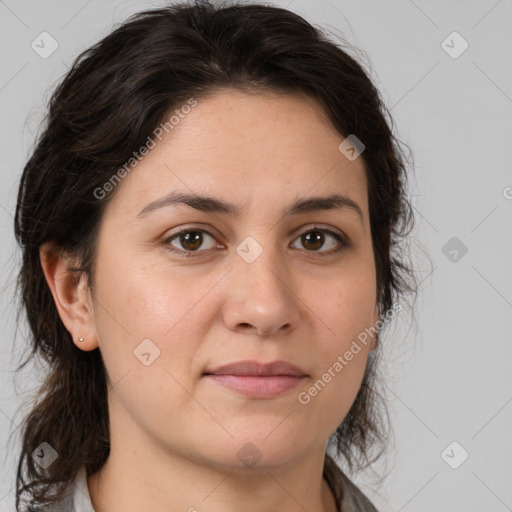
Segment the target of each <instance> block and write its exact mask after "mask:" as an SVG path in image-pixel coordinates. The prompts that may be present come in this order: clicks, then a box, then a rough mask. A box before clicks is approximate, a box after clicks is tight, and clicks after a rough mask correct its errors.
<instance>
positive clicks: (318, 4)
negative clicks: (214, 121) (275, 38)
mask: <svg viewBox="0 0 512 512" xmlns="http://www.w3.org/2000/svg"><path fill="white" fill-rule="evenodd" d="M162 4H163V3H162V2H144V1H139V2H135V1H125V2H123V1H120V0H101V1H100V0H88V1H87V0H73V1H70V0H67V1H64V0H60V1H57V0H39V1H37V2H34V1H28V0H2V1H0V33H1V34H2V41H3V44H2V48H1V53H0V59H1V60H0V70H1V72H0V102H1V119H2V123H1V136H0V144H1V152H0V155H1V159H2V164H1V165H0V183H1V186H0V238H1V245H0V265H1V268H2V281H1V290H2V294H1V297H0V300H1V303H0V304H1V314H2V317H1V318H2V332H1V346H0V350H1V358H0V389H1V402H0V441H1V444H0V454H1V455H2V462H1V467H2V470H1V480H0V511H13V510H14V476H15V469H16V468H15V462H16V460H17V457H18V452H19V436H18V435H17V433H18V432H16V431H17V429H18V426H19V424H20V420H21V418H22V413H23V412H26V411H27V410H28V407H29V406H30V403H31V397H33V394H34V392H35V390H36V389H37V386H38V382H40V379H41V374H40V372H41V368H40V367H39V366H38V365H35V366H34V365H29V366H28V367H27V369H26V370H25V371H23V372H20V373H19V374H18V375H17V376H16V377H15V372H14V369H15V368H16V365H17V364H18V363H19V355H20V354H21V351H22V350H23V348H24V344H25V338H24V336H25V333H26V330H27V329H26V327H25V326H23V325H21V326H20V327H19V332H18V335H17V337H16V339H15V331H16V316H15V314H16V304H15V303H14V302H13V294H14V288H13V285H14V279H15V275H16V269H17V264H18V262H19V257H20V252H19V250H18V249H17V248H16V244H15V240H14V234H13V218H12V217H13V212H14V208H15V203H16V193H17V187H18V183H19V177H20V173H21V170H22V168H23V165H24V162H25V161H26V159H27V156H28V154H29V150H30V148H31V146H32V144H33V141H34V136H35V134H36V132H37V130H38V125H39V122H40V121H41V119H42V117H43V115H44V112H45V108H46V101H47V100H48V97H49V94H50V93H51V91H52V90H53V88H54V87H55V85H56V84H57V83H58V81H59V79H60V78H61V77H62V76H63V74H64V73H65V72H66V70H67V69H68V68H69V66H70V64H71V62H72V60H73V59H74V58H75V57H76V56H77V55H78V54H79V53H80V52H81V51H83V50H85V49H86V48H87V47H89V46H90V45H91V44H93V43H95V42H96V41H97V40H99V39H100V38H101V37H103V36H105V35H106V34H108V33H109V32H110V31H111V29H112V27H113V26H114V24H116V23H119V22H121V21H123V20H124V19H125V18H127V17H128V16H129V15H130V14H132V13H134V12H136V11H140V10H144V9H147V8H151V7H156V6H160V5H162ZM275 4H276V5H279V6H282V7H288V8H289V9H290V10H292V11H295V12H296V13H298V14H300V15H302V16H304V17H305V18H306V19H308V20H309V21H310V22H312V23H314V24H317V25H320V26H322V27H323V28H324V29H326V30H328V31H329V32H330V33H331V34H332V35H333V37H336V34H339V35H342V36H344V37H345V38H346V39H347V40H348V41H349V42H350V43H352V44H354V45H356V46H357V47H359V48H360V49H361V50H363V51H364V52H365V53H366V59H365V62H364V64H365V66H367V68H368V69H369V71H370V73H371V76H372V78H373V79H374V81H375V82H376V84H377V86H378V87H379V89H380V90H381V92H382V95H383V98H384V99H385V101H386V102H387V104H388V106H389V108H390V109H391V112H392V115H393V118H394V120H395V122H396V129H397V133H398V136H399V138H400V139H401V140H402V141H403V142H404V143H406V144H408V145H409V147H410V148H411V150H412V153H413V155H414V159H415V168H414V171H413V174H412V175H411V197H412V200H413V204H414V207H415V215H416V229H415V231H414V232H413V235H412V236H413V238H414V240H415V241H416V242H415V244H417V245H418V246H419V247H423V248H425V249H426V251H427V252H428V255H429V257H428V258H426V257H424V256H422V255H421V251H420V250H419V249H417V250H416V249H414V245H413V251H414V253H415V254H417V267H416V272H417V275H418V281H420V282H421V285H420V288H419V296H418V300H417V303H416V311H415V316H414V317H413V316H412V315H411V314H410V313H407V314H404V315H401V316H400V317H399V318H398V319H397V321H396V324H395V325H394V327H392V328H390V329H389V330H388V331H387V332H386V336H385V337H384V339H383V340H382V341H381V342H382V343H384V344H385V346H386V350H385V352H386V360H385V364H386V367H385V368H384V370H385V376H386V380H385V384H383V390H382V391H383V392H385V393H386V396H387V397H388V402H389V409H390V412H391V419H392V426H393V430H394V440H393V439H392V440H391V442H390V450H389V451H388V455H387V457H386V458H385V459H382V461H381V462H380V463H379V464H377V465H376V466H375V467H374V470H375V472H376V474H375V473H372V472H370V471H366V472H362V473H359V474H358V475H356V476H354V480H355V481H356V482H357V483H358V484H359V485H360V486H361V488H362V489H363V491H364V492H365V493H366V494H367V495H368V496H369V497H370V498H371V499H372V500H373V502H374V503H375V505H376V506H377V507H378V508H379V510H381V511H383V512H398V511H405V512H412V511H417V512H427V511H436V512H442V511H449V512H454V511H465V512H477V511H479V512H480V511H486V512H502V511H506V510H512V487H511V485H510V476H511V475H512V462H511V461H512V440H511V439H512V438H511V435H510V433H511V432H512V431H511V426H512V382H511V379H510V376H511V361H512V343H511V342H512V339H511V332H512V270H511V268H512V265H511V263H512V236H511V234H512V229H511V228H512V172H511V168H512V150H511V140H512V137H511V135H512V133H511V132H512V69H511V64H512V58H511V57H512V30H511V29H512V26H511V22H512V2H511V1H510V0H499V1H496V0H481V1H474V0H473V1H468V0H464V1H462V0H460V1H454V0H451V1H446V0H436V1H433V0H430V1H428V2H427V1H426V0H415V1H413V0H392V1H391V0H390V1H382V0H372V1H369V0H364V1H356V0H314V1H313V0H285V1H279V2H275ZM42 32H47V33H48V34H49V35H50V36H51V38H52V39H53V40H54V41H55V42H53V41H52V40H51V39H46V41H47V42H48V44H45V48H46V49H47V50H46V51H50V50H51V49H52V46H51V45H52V44H53V45H54V46H55V45H58V46H57V47H56V49H55V51H53V53H52V54H51V55H49V56H47V55H43V56H44V57H46V58H43V56H42V55H41V54H40V53H41V52H39V53H38V52H37V51H35V50H34V49H33V46H34V45H33V42H34V41H35V42H36V43H37V41H40V39H41V37H45V38H48V36H47V35H43V36H41V33H42ZM454 32H455V33H454ZM24 404H25V405H24ZM20 406H21V407H22V408H21V409H20V410H18V408H19V407H20ZM379 474H380V475H385V478H384V479H383V480H382V481H381V482H378V481H377V478H376V476H378V475H379Z"/></svg>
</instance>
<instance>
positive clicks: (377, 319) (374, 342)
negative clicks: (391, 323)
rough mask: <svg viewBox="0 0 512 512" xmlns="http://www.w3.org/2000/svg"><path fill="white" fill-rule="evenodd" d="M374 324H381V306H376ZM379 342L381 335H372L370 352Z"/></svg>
mask: <svg viewBox="0 0 512 512" xmlns="http://www.w3.org/2000/svg"><path fill="white" fill-rule="evenodd" d="M373 325H380V309H379V306H378V305H376V306H375V313H374V315H373ZM378 344H379V337H378V336H377V335H375V336H372V341H371V343H370V352H372V351H373V350H375V349H376V348H377V346H378Z"/></svg>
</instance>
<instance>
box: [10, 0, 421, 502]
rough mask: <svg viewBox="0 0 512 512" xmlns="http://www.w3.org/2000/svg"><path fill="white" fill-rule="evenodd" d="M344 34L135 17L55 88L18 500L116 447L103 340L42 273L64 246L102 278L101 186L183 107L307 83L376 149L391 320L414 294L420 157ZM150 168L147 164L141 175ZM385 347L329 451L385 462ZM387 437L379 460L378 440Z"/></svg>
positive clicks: (64, 480) (38, 494) (250, 11)
mask: <svg viewBox="0 0 512 512" xmlns="http://www.w3.org/2000/svg"><path fill="white" fill-rule="evenodd" d="M349 52H350V47H349V45H347V44H346V43H343V44H340V43H335V42H332V41H331V40H330V39H329V37H327V35H326V34H325V33H324V32H323V31H322V30H321V29H317V28H315V27H313V26H312V25H310V24H309V23H308V22H306V21H305V20H304V19H303V18H301V17H300V16H298V15H296V14H294V13H292V12H290V11H288V10H285V9H281V8H277V7H272V6H266V5H262V4H247V3H232V2H231V3H230V4H227V5H213V4H211V3H210V2H207V1H199V2H196V3H194V4H173V5H170V6H168V7H166V8H162V9H155V10H150V11H146V12H141V13H139V14H136V15H134V16H132V17H131V18H130V19H128V20H127V21H126V22H125V23H123V24H122V25H121V26H119V27H118V28H117V29H115V30H114V31H113V32H112V33H111V34H109V35H108V36H107V37H105V38H104V39H103V40H101V41H100V42H99V43H97V44H95V45H94V46H93V47H91V48H90V49H88V50H86V51H85V52H83V53H82V54H81V55H80V56H79V57H78V58H77V59H76V60H75V62H74V64H73V66H72V68H71V69H70V70H69V72H68V73H67V74H66V76H65V77H64V79H63V80H62V81H61V82H60V84H59V85H58V87H57V88H56V90H55V92H54V94H53V95H52V97H51V100H50V104H49V112H48V115H47V118H46V121H45V125H44V129H43V131H42V132H41V134H40V136H39V137H38V139H37V143H36V145H35V149H34V150H33V152H32V154H31V156H30V158H29V160H28V162H27V164H26V165H25V167H24V169H23V173H22V176H21V182H20V186H19V192H18V201H17V207H16V216H15V234H16V238H17V241H18V243H19V244H20V246H21V248H22V255H23V259H22V265H21V269H20V272H19V276H18V291H19V294H20V299H21V301H20V304H21V306H20V307H21V310H22V311H24V313H25V314H26V317H27V320H28V324H29V327H30V331H31V332H30V336H31V339H30V343H31V352H30V354H29V356H28V358H27V360H26V361H25V362H23V363H22V365H20V367H19V368H18V369H20V368H22V367H23V366H25V364H27V362H28V360H29V359H31V358H33V357H34V355H36V354H37V355H38V356H39V357H41V358H42V359H43V360H44V361H45V362H46V363H47V365H48V373H47V376H46V378H45V380H44V382H43V383H42V385H41V387H40V389H39V393H38V399H37V403H36V404H35V405H34V407H33V408H32V410H31V411H30V412H29V414H27V416H26V417H25V418H24V421H23V425H22V427H23V430H22V435H23V437H22V453H21V455H20V458H19V462H18V472H17V480H16V510H18V511H20V510H22V509H21V508H20V507H21V502H22V500H23V494H24V493H25V494H28V495H29V498H28V499H27V502H28V503H29V507H30V508H27V509H26V510H37V508H35V507H36V506H38V505H44V504H49V503H52V502H53V501H55V500H57V499H59V498H60V497H61V496H62V493H63V491H64V489H65V487H66V486H67V485H68V484H69V482H70V481H71V480H72V479H73V478H74V477H75V476H76V473H77V471H78V469H79V467H80V466H81V465H82V464H84V465H85V466H86V470H87V474H92V473H95V472H97V471H98V470H99V469H100V468H101V467H102V465H103V464H104V463H105V461H106V459H107V458H108V456H109V451H110V443H109V415H108V407H107V385H106V372H105V367H104V364H103V361H102V357H101V353H100V351H99V350H93V351H90V352H85V351H82V350H80V349H78V348H77V347H76V346H75V345H74V343H73V340H72V338H71V335H70V333H69V332H68V331H67V330H66V328H65V327H64V324H63V323H62V321H61V319H60V317H59V315H58V312H57V309H56V306H55V303H54V301H53V298H52V295H51V292H50V289H49V287H48V285H47V283H46V280H45V276H44V274H43V271H42V267H41V262H40V257H39V248H40V246H41V244H43V243H44V242H46V241H54V242H55V243H56V244H57V246H58V247H59V248H60V249H61V250H62V251H65V252H66V253H68V254H70V255H73V256H74V257H75V258H76V261H77V266H76V267H75V268H74V269H73V270H74V271H75V272H77V273H80V272H83V273H85V275H86V276H87V277H88V279H89V283H90V285H91V288H93V287H94V251H95V243H96V236H97V233H98V230H99V227H100V224H101V220H102V214H103V211H104V207H105V205H106V204H107V202H108V201H109V200H110V199H111V198H112V197H113V195H114V194H115V193H116V190H114V191H113V192H112V193H110V194H107V195H105V196H104V197H101V198H100V199H98V198H97V194H96V195H95V193H94V191H95V190H97V188H98V187H102V186H103V185H104V184H105V182H107V181H108V180H109V179H111V177H112V175H113V174H114V173H115V172H116V171H117V170H118V169H120V168H121V167H122V166H123V165H124V164H125V163H126V162H127V160H128V159H129V158H130V157H132V155H133V152H134V151H136V150H138V148H140V147H142V146H143V145H144V143H145V142H146V140H147V138H148V136H150V135H151V134H152V133H153V131H154V130H155V128H156V127H157V126H158V125H159V124H161V123H162V122H164V121H165V120H166V116H168V114H169V112H170V111H172V110H173V109H175V108H176V107H179V106H180V105H182V104H185V103H186V102H187V100H188V99H190V98H191V97H193V98H196V99H200V98H204V97H205V96H207V95H208V94H211V93H212V92H215V91H216V90H219V89H221V88H222V89H225V88H232V89H238V90H242V91H246V92H250V91H260V90H269V91H275V92H279V93H283V94H294V93H302V94H306V95H308V96H309V97H311V98H314V99H315V100H317V101H318V102H319V104H320V105H321V106H322V107H323V108H324V109H325V112H326V113H327V115H328V117H329V119H330V120H331V122H332V123H333V125H334V126H335V128H336V129H337V130H338V131H339V133H340V142H341V140H342V139H343V137H347V136H348V135H350V134H355V135H356V136H357V138H358V139H360V140H361V141H362V142H363V143H364V145H365V150H364V153H363V155H362V158H363V161H364V164H365V167H366V173H367V180H368V200H369V213H370V223H371V236H372V243H373V248H374V254H375V268H376V274H377V297H378V302H379V306H380V311H381V317H382V318H384V317H385V315H386V313H387V312H389V311H390V310H391V308H392V307H393V306H394V305H395V304H396V303H397V301H398V299H399V298H401V297H402V296H405V295H406V294H408V293H409V292H415V287H414V285H413V283H414V275H413V272H412V269H411V266H410V263H409V262H408V261H407V260H406V259H405V254H404V251H403V249H402V248H400V249H399V250H398V244H400V243H401V242H402V241H403V240H404V238H405V237H406V236H407V235H408V234H409V233H410V231H411V230H412V227H413V223H414V222H413V212H412V208H411V205H410V203H409V201H408V199H407V197H406V178H407V176H406V159H405V157H404V152H403V149H402V145H401V143H400V142H399V141H398V139H397V138H396V136H395V135H394V134H393V122H392V119H391V116H390V115H389V111H388V110H387V109H386V107H385V105H384V104H383V102H382V100H381V97H380V95H379V92H378V91H377V89H376V88H375V86H374V85H373V83H372V81H371V79H370V78H369V76H368V75H367V73H366V72H365V71H364V70H363V67H362V65H361V64H359V63H358V62H357V61H356V59H355V58H354V57H351V56H350V55H349ZM135 172H136V171H135ZM381 350H382V346H381V344H380V343H379V347H378V349H377V350H375V351H374V352H372V353H371V354H370V357H369V360H368V364H367V367H366V372H365V376H364V379H363V383H362V385H361V388H360V390H359V392H358V395H357V397H356V399H355V401H354V403H353V405H352V407H351V409H350V411H349V413H348V415H347V416H346V417H345V419H344V421H343V422H342V424H341V425H340V426H339V428H338V429H337V431H336V432H335V434H333V436H332V437H331V439H330V445H329V446H330V447H333V448H335V449H336V450H337V453H338V454H340V455H342V456H343V457H344V458H345V460H346V461H347V464H348V465H349V468H350V470H353V469H359V468H362V467H364V466H366V465H368V464H369V463H370V462H371V461H373V460H375V459H376V457H377V456H378V455H380V453H381V452H382V451H383V447H384V445H385V441H386V429H385V428H384V427H385V422H384V418H385V416H386V415H387V413H386V409H385V407H384V404H383V401H382V400H380V399H379V397H380V393H379V392H378V390H377V386H376V378H377V373H376V368H377V366H376V363H377V360H378V358H379V353H380V351H381ZM43 442H47V443H48V444H50V445H51V447H52V448H53V449H54V450H56V452H57V453H58V455H59V457H58V458H57V459H56V460H55V461H54V462H53V463H52V464H51V465H50V466H49V467H48V468H47V469H42V468H41V467H40V466H39V465H38V464H36V463H35V462H34V460H33V458H32V456H31V454H32V453H33V451H34V450H35V449H36V448H37V447H38V446H39V445H40V444H41V443H43ZM379 446H382V449H381V450H380V451H378V453H377V455H375V456H374V457H373V458H372V457H371V456H370V454H371V453H375V451H374V450H375V448H376V447H379Z"/></svg>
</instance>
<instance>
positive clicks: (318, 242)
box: [298, 228, 349, 254]
mask: <svg viewBox="0 0 512 512" xmlns="http://www.w3.org/2000/svg"><path fill="white" fill-rule="evenodd" d="M298 240H300V243H301V245H302V246H303V247H304V248H305V249H306V250H307V251H309V252H320V253H331V254H332V253H336V252H338V251H340V250H342V249H343V248H345V247H348V245H349V244H348V242H347V241H346V240H345V239H344V238H343V237H342V236H341V235H339V234H338V233H335V232H334V231H331V230H329V229H320V228H315V229H310V230H309V231H306V232H304V233H302V235H300V237H299V238H298ZM329 240H330V241H329ZM326 242H328V244H327V250H322V251H319V249H321V248H322V247H324V248H325V244H326Z"/></svg>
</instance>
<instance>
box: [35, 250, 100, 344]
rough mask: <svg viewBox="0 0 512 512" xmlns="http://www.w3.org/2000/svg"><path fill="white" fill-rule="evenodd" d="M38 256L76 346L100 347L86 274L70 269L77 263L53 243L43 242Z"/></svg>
mask: <svg viewBox="0 0 512 512" xmlns="http://www.w3.org/2000/svg"><path fill="white" fill-rule="evenodd" d="M39 257H40V260H41V266H42V267H43V272H44V275H45V278H46V282H47V283H48V286H49V288H50V291H51V293H52V295H53V300H54V301H55V306H56V307H57V311H58V313H59V316H60V318H61V320H62V323H63V324H64V326H65V327H66V329H67V330H68V331H69V333H70V334H71V337H72V338H73V341H74V343H75V345H76V346H77V347H78V348H80V349H81V350H84V351H86V352H87V351H89V350H93V349H95V348H97V347H98V339H97V335H96V330H95V328H94V314H93V308H92V296H91V293H90V290H89V286H88V281H87V276H86V275H85V274H77V273H76V272H71V270H70V268H71V267H72V265H73V263H76V262H75V261H74V260H73V259H72V258H70V257H69V255H67V254H66V253H65V252H64V251H62V250H61V249H60V248H59V247H57V246H56V245H55V244H54V243H53V242H47V243H44V244H42V245H41V247H40V249H39ZM79 338H83V341H79Z"/></svg>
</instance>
